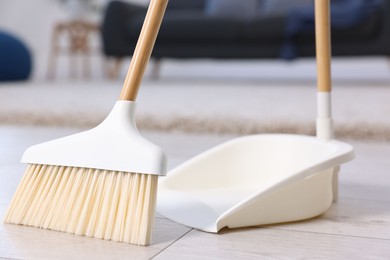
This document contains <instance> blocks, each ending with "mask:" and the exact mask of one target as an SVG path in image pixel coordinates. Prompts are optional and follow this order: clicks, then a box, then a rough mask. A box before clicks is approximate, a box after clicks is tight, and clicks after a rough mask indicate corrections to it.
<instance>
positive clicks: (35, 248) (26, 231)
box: [0, 204, 190, 260]
mask: <svg viewBox="0 0 390 260" xmlns="http://www.w3.org/2000/svg"><path fill="white" fill-rule="evenodd" d="M5 210H6V205H4V204H0V219H3V215H4V213H5ZM189 230H190V228H187V227H184V226H182V225H179V224H176V223H174V222H172V221H170V220H168V219H163V218H156V222H155V226H154V230H153V242H152V243H153V244H152V245H151V246H149V247H139V246H133V245H129V244H125V243H117V242H112V241H104V240H99V239H94V238H86V237H81V236H75V235H71V234H66V233H61V232H56V231H50V230H44V229H38V228H33V227H23V226H16V225H5V224H3V223H1V224H0V257H3V258H15V259H136V260H138V259H150V258H151V257H153V256H154V255H156V254H158V253H159V252H160V251H161V250H163V249H164V248H166V247H168V246H169V245H170V244H172V243H173V242H174V241H176V240H177V239H178V238H180V237H182V236H183V235H184V234H186V233H187V232H188V231H189Z"/></svg>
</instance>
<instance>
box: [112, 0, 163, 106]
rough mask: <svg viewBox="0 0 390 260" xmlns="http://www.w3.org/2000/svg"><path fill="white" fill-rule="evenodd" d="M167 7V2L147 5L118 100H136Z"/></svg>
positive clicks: (155, 0) (159, 0) (152, 2)
mask: <svg viewBox="0 0 390 260" xmlns="http://www.w3.org/2000/svg"><path fill="white" fill-rule="evenodd" d="M167 5H168V0H151V2H150V4H149V8H148V12H147V14H146V18H145V21H144V24H143V26H142V30H141V34H140V36H139V39H138V42H137V46H136V48H135V51H134V54H133V58H132V60H131V64H130V67H129V70H128V72H127V76H126V79H125V82H124V84H123V88H122V93H121V95H120V98H119V99H120V100H129V101H135V99H136V98H137V94H138V89H139V87H140V85H141V81H142V78H143V76H144V73H145V69H146V66H147V65H148V62H149V59H150V56H151V54H152V51H153V47H154V43H155V42H156V38H157V34H158V31H159V29H160V26H161V22H162V20H163V18H164V13H165V10H166V7H167Z"/></svg>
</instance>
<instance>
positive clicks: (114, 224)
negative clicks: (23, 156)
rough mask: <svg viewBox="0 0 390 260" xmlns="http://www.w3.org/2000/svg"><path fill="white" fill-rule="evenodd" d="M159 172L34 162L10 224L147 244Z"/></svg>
mask: <svg viewBox="0 0 390 260" xmlns="http://www.w3.org/2000/svg"><path fill="white" fill-rule="evenodd" d="M157 182H158V176H157V175H150V174H139V173H126V172H116V171H106V170H97V169H85V168H75V167H65V166H48V165H36V164H32V165H29V167H28V168H27V170H26V173H25V174H24V176H23V179H22V181H21V183H20V185H19V187H18V189H17V191H16V193H15V195H14V197H13V199H12V201H11V204H10V206H9V208H8V212H7V214H6V217H5V222H6V223H11V224H20V225H26V226H34V227H39V228H45V229H51V230H56V231H62V232H67V233H72V234H77V235H85V236H88V237H95V238H100V239H106V240H114V241H120V242H126V243H131V244H136V245H148V244H150V242H151V233H152V226H153V221H154V214H155V207H156V197H157V196H156V195H157Z"/></svg>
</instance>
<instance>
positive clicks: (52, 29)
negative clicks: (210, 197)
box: [0, 0, 390, 81]
mask: <svg viewBox="0 0 390 260" xmlns="http://www.w3.org/2000/svg"><path fill="white" fill-rule="evenodd" d="M110 2H111V1H109V0H36V1H33V2H28V1H23V0H2V1H1V3H0V30H1V31H3V32H6V33H9V34H11V35H13V36H15V37H17V38H18V39H19V40H20V41H21V42H22V43H23V44H24V45H25V46H26V47H27V48H28V50H29V51H30V54H31V57H32V66H31V74H30V77H29V79H32V80H47V79H54V78H56V79H61V80H69V79H72V78H76V77H75V74H77V75H83V74H88V72H85V73H84V72H83V69H84V68H85V67H90V68H89V70H90V72H89V74H90V76H89V77H86V78H88V79H89V80H94V79H98V80H101V79H107V77H106V76H107V74H105V73H108V74H109V73H113V69H116V70H118V71H117V72H116V74H118V75H116V76H119V77H120V76H122V77H123V75H124V74H125V72H126V68H127V64H128V61H129V60H126V59H129V58H130V56H131V52H132V47H133V46H134V44H135V41H136V37H137V36H138V32H139V28H140V25H141V21H142V19H143V15H144V9H142V8H138V7H144V8H146V5H147V4H148V0H124V1H122V2H123V3H126V4H131V5H129V6H127V5H123V6H122V7H121V8H119V9H122V12H116V11H115V10H114V9H117V8H118V4H117V5H116V6H114V7H112V8H111V12H110V14H107V6H108V5H109V4H110ZM177 2H179V3H177ZM193 2H194V1H177V0H172V1H171V3H170V7H169V9H168V14H167V18H166V21H165V24H166V25H165V27H163V28H162V33H161V39H160V38H159V40H158V41H159V42H160V41H161V43H162V44H161V45H164V44H166V46H165V45H164V46H162V47H161V48H160V49H159V50H158V51H157V54H158V55H160V57H161V58H164V60H163V62H162V65H161V66H160V67H159V68H158V70H159V71H158V72H159V76H161V77H162V78H164V75H165V76H166V77H168V78H170V77H173V78H176V79H177V77H179V78H180V77H185V76H188V77H190V78H193V77H195V78H198V79H199V77H204V78H214V79H215V78H217V79H220V78H221V77H222V78H223V77H228V78H232V79H255V80H280V79H282V80H283V79H287V80H290V79H298V80H299V79H301V80H307V79H309V80H313V79H314V77H315V76H313V73H307V71H308V70H309V71H310V72H314V71H313V68H314V67H313V65H314V60H313V58H312V56H313V50H312V49H313V46H311V47H310V45H308V46H309V47H306V46H305V47H304V48H302V49H303V50H304V51H303V52H305V49H309V50H308V51H307V53H303V55H300V54H299V52H298V53H297V54H296V55H297V59H293V61H292V62H291V61H290V62H286V61H287V60H288V59H285V57H284V58H283V57H282V58H280V55H279V53H277V52H276V51H279V50H280V48H281V46H282V44H283V43H284V42H285V41H286V39H287V38H288V34H287V33H286V31H285V30H287V29H288V24H294V23H298V24H299V22H300V20H299V19H300V18H302V19H303V18H305V17H304V16H302V15H301V16H300V15H295V17H298V18H296V19H295V20H294V18H293V19H291V18H290V17H291V10H294V9H299V8H301V9H302V6H303V7H304V8H305V6H308V5H310V3H311V2H312V1H310V0H294V1H289V4H283V3H282V2H283V1H266V0H259V1H258V0H249V1H248V0H246V1H244V2H247V4H245V3H243V4H241V7H240V8H241V9H242V10H239V9H237V7H235V6H232V4H231V2H232V1H229V0H223V1H222V2H225V4H224V5H223V4H222V5H221V4H219V3H218V1H213V0H209V1H203V0H202V1H196V2H198V3H201V4H196V3H195V4H194V3H193ZM219 2H221V1H219ZM233 2H234V1H233ZM254 2H256V3H255V4H256V5H257V6H256V7H255V8H257V9H256V10H258V11H256V13H255V14H253V10H254V8H253V7H252V8H251V7H250V6H251V5H253V3H254ZM267 2H268V3H267ZM290 2H291V3H290ZM338 2H351V1H349V0H345V1H340V0H338V1H337V0H335V1H334V4H335V5H337V4H338ZM352 2H354V3H361V2H376V1H362V0H359V1H352ZM379 2H381V1H379ZM385 2H387V1H385ZM181 3H184V4H181ZM270 3H273V4H270ZM281 3H282V4H281ZM381 4H383V3H381ZM229 5H230V6H229ZM233 5H234V4H233ZM289 5H290V6H289ZM386 5H388V3H385V6H386ZM131 6H136V7H131ZM243 6H244V7H243ZM288 6H289V7H290V8H287V7H288ZM340 6H341V9H345V10H347V13H348V15H345V14H344V13H341V15H338V16H337V10H336V12H335V15H334V16H335V17H333V18H334V19H335V22H336V24H335V26H336V27H335V30H339V31H340V32H339V33H337V31H336V36H335V37H336V38H340V39H339V40H338V39H336V44H337V43H338V45H340V43H343V42H344V45H343V44H341V45H342V46H341V47H340V46H337V48H336V49H337V50H336V55H335V56H336V57H337V58H336V59H335V63H334V66H335V68H334V71H333V72H334V77H335V78H336V79H347V80H349V79H350V80H354V79H357V78H358V79H368V80H375V81H387V80H388V79H389V78H390V76H389V73H388V72H389V71H388V67H389V64H388V63H389V60H388V55H389V54H388V49H384V45H386V44H390V43H389V42H388V41H386V42H383V43H378V42H379V40H376V39H377V38H378V39H379V38H381V37H382V36H381V35H382V34H385V33H386V32H387V30H388V29H387V27H386V26H387V25H386V26H385V24H387V21H386V19H384V17H386V11H387V10H388V8H387V9H386V7H376V8H375V7H374V11H373V13H374V15H373V14H361V13H360V11H359V9H358V8H357V7H356V6H353V4H352V6H351V5H350V6H347V7H343V5H340ZM378 6H380V5H378ZM336 7H337V6H336ZM245 9H246V10H245ZM125 10H126V11H125ZM237 13H238V14H239V15H237ZM107 15H108V16H107ZM370 15H371V16H376V17H377V18H376V19H373V18H372V17H371V16H370ZM113 16H114V17H116V18H118V19H117V21H112V20H113V18H112V17H113ZM340 16H341V17H343V18H345V19H346V20H347V21H349V20H351V19H352V22H351V24H350V25H347V26H345V27H346V28H344V27H343V26H344V25H343V24H342V23H340V22H339V19H338V18H339V17H340ZM121 17H123V18H121ZM124 17H126V18H124ZM348 17H351V19H348ZM242 18H245V20H246V21H245V22H244V27H243V28H244V29H243V30H241V29H238V28H239V27H238V25H237V24H236V23H233V22H231V21H232V20H237V19H242ZM306 18H307V17H306ZM355 18H356V19H357V21H353V19H355ZM105 19H108V21H109V22H110V23H112V28H111V27H110V26H111V25H107V26H106V27H105V28H106V32H103V31H102V30H103V29H104V27H102V25H103V23H104V21H105ZM75 21H76V22H77V21H82V22H84V23H85V24H84V25H83V26H84V27H82V28H79V30H80V32H78V33H79V34H81V35H79V37H80V38H81V41H83V40H85V41H86V43H81V45H83V44H85V45H86V46H85V47H86V48H87V50H86V51H85V53H84V54H85V55H84V54H83V50H82V48H83V46H81V48H80V49H81V50H74V52H75V53H76V52H78V53H76V54H75V55H71V48H72V47H71V45H72V39H71V36H70V35H69V34H70V30H72V28H70V27H72V24H71V23H72V22H75ZM337 22H338V24H337ZM116 23H119V24H122V26H121V28H119V27H118V26H117V25H116ZM67 26H68V27H67ZM88 26H90V27H88ZM239 26H242V24H240V25H239ZM337 26H338V27H339V28H337ZM73 27H74V28H73V29H74V30H76V29H77V24H76V25H73ZM122 27H126V29H123V28H122ZM202 28H203V29H202ZM229 28H230V29H229ZM286 28H287V29H286ZM340 28H341V29H340ZM304 29H305V28H304V26H298V29H296V30H297V32H296V33H297V34H299V33H301V34H302V32H303V31H304ZM343 30H344V31H345V32H344V31H343ZM107 31H116V32H115V33H110V32H107ZM237 31H238V32H239V31H241V33H243V34H244V38H237V37H238V36H237V35H236V34H238V32H237ZM292 31H293V32H292V34H294V29H292ZM75 34H77V32H76V33H75ZM190 34H192V36H191V37H189V35H190ZM245 34H246V35H245ZM303 34H304V33H303ZM343 34H344V37H340V36H342V35H343ZM117 35H121V37H123V38H125V39H126V41H125V42H124V43H122V45H124V46H126V44H127V45H128V48H127V50H128V51H127V52H126V51H123V50H121V48H122V49H123V48H124V47H123V46H121V44H117V43H115V42H118V39H117V38H115V37H117ZM111 36H113V37H114V38H111V39H107V37H111ZM74 37H76V36H74ZM104 37H106V39H107V40H106V41H105V42H104V41H103V38H104ZM304 37H306V36H303V37H301V38H304ZM84 38H85V39H84ZM298 38H299V37H298ZM75 41H77V39H76V40H75ZM208 41H209V42H210V41H211V42H212V44H209V46H207V45H208V43H207V42H208ZM302 41H305V40H304V39H303V40H302V39H298V42H302ZM345 41H347V44H345ZM107 42H108V43H107ZM110 42H114V44H110ZM356 43H358V44H356ZM359 43H360V45H359ZM367 44H368V45H370V46H368V47H367V46H366V45H367ZM76 45H77V44H76ZM105 45H109V46H106V50H104V46H105ZM111 45H114V46H111ZM190 45H192V46H190ZM194 45H197V47H196V46H194ZM202 45H204V46H206V47H204V48H203V49H202ZM272 45H273V46H275V48H277V49H275V48H270V46H272ZM356 45H359V46H356ZM167 46H168V47H167ZM169 46H171V48H174V49H175V50H176V51H172V50H169ZM183 46H184V47H183ZM56 48H58V50H55V49H56ZM113 48H114V49H113ZM115 48H117V50H115ZM156 48H158V46H157V47H156ZM180 48H182V49H180ZM387 48H388V47H387ZM76 49H77V48H76ZM221 49H222V50H221ZM350 49H352V50H350ZM261 50H263V51H261ZM50 54H52V55H51V56H50ZM83 56H87V59H89V61H84V60H83V58H82V57H83ZM306 56H309V58H306ZM110 58H114V59H111V60H110ZM118 58H122V59H124V61H122V63H121V65H120V66H117V65H116V63H115V60H116V59H118ZM50 59H52V60H50ZM71 59H76V60H77V59H78V60H77V61H69V60H71ZM113 60H114V61H113ZM115 66H117V67H120V68H115ZM113 67H114V68H113ZM367 69H369V70H370V71H369V72H368V71H367ZM70 70H71V71H70ZM72 71H73V72H72ZM155 72H156V71H155ZM72 73H73V74H72ZM148 73H152V72H148ZM114 74H115V73H114ZM72 75H73V76H72ZM116 76H115V77H113V75H111V77H110V78H111V79H113V78H116Z"/></svg>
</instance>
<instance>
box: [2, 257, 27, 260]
mask: <svg viewBox="0 0 390 260" xmlns="http://www.w3.org/2000/svg"><path fill="white" fill-rule="evenodd" d="M0 259H1V260H23V259H21V258H8V257H1V256H0Z"/></svg>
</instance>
